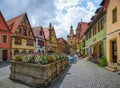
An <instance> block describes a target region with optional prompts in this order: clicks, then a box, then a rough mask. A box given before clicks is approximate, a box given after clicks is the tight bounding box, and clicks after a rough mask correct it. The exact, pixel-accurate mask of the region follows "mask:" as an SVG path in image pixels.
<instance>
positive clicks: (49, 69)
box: [10, 59, 68, 87]
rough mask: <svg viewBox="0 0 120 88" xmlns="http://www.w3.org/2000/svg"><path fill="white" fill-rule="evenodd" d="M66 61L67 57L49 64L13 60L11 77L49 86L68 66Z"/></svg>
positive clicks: (32, 83) (36, 84)
mask: <svg viewBox="0 0 120 88" xmlns="http://www.w3.org/2000/svg"><path fill="white" fill-rule="evenodd" d="M65 61H66V60H65V59H61V60H58V61H56V62H52V63H50V64H47V65H40V64H33V63H23V62H17V61H11V62H12V63H11V68H10V69H11V74H10V79H13V80H18V81H21V82H23V83H27V84H30V85H33V86H36V87H40V86H48V85H49V83H50V82H51V81H52V80H53V79H54V78H55V77H56V76H57V75H59V74H60V72H61V71H62V70H63V69H64V68H66V67H67V66H68V65H65V63H66V62H65Z"/></svg>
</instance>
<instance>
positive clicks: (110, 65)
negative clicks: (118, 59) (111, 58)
mask: <svg viewBox="0 0 120 88" xmlns="http://www.w3.org/2000/svg"><path fill="white" fill-rule="evenodd" d="M108 67H110V68H113V69H116V70H117V65H112V64H109V65H108Z"/></svg>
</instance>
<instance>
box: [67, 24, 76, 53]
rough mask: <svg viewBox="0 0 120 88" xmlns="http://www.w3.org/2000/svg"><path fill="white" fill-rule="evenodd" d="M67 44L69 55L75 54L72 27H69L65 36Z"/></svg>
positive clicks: (74, 38)
mask: <svg viewBox="0 0 120 88" xmlns="http://www.w3.org/2000/svg"><path fill="white" fill-rule="evenodd" d="M67 43H68V46H69V53H76V35H75V34H74V30H73V27H72V26H71V27H70V33H69V34H68V35H67Z"/></svg>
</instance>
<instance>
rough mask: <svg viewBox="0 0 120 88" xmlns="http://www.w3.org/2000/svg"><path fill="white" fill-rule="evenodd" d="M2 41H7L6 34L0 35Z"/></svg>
mask: <svg viewBox="0 0 120 88" xmlns="http://www.w3.org/2000/svg"><path fill="white" fill-rule="evenodd" d="M2 42H3V43H7V35H3V36H2Z"/></svg>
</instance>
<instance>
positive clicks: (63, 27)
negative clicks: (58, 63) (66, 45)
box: [55, 0, 96, 38]
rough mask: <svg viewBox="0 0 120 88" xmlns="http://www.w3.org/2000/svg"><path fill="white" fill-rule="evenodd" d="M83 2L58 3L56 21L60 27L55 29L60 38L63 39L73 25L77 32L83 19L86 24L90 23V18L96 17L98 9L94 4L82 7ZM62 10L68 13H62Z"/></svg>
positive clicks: (72, 0)
mask: <svg viewBox="0 0 120 88" xmlns="http://www.w3.org/2000/svg"><path fill="white" fill-rule="evenodd" d="M82 1H83V0H59V1H58V2H56V7H57V10H58V11H57V15H56V21H57V22H58V23H59V25H57V26H56V27H55V28H56V31H57V35H58V37H61V35H63V34H65V35H67V34H68V33H69V30H70V26H71V25H73V28H74V31H75V29H76V26H77V24H78V22H80V21H81V19H82V21H85V22H89V21H90V18H91V17H92V16H93V15H94V11H95V10H96V7H95V5H94V4H93V3H92V2H87V7H83V6H80V4H82ZM62 10H66V13H62ZM65 38H66V36H65Z"/></svg>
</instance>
